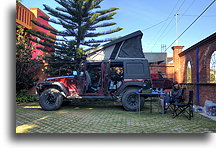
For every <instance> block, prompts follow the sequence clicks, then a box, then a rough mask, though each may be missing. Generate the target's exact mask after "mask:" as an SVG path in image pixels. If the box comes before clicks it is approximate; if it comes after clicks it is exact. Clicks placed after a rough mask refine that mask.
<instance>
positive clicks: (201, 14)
mask: <svg viewBox="0 0 216 148" xmlns="http://www.w3.org/2000/svg"><path fill="white" fill-rule="evenodd" d="M215 1H216V0H213V1H212V2H211V4H209V5H208V7H207V8H206V9H205V10H204V11H203V12H202V13H201V14H200V15H199V16H198V17H197V18H196V19H195V20H194V21H193V22H192V23H191V24H190V25H189V26H188V27H187V28H186V29H185V30H184V31H183V32H182V33H181V34H180V35H179V36H178V37H177V38H176V39H175V40H174V41H173V42H172V43H171V44H170V45H169V47H167V48H166V50H165V52H166V51H167V49H169V48H170V47H171V46H172V44H173V43H175V41H176V40H178V39H179V38H180V37H181V36H182V35H183V34H184V33H185V32H186V31H187V30H188V29H189V28H190V27H191V26H192V25H193V24H194V23H195V22H196V21H197V20H198V19H199V18H200V17H201V16H202V15H203V14H204V13H205V12H206V11H207V10H208V9H209V8H210V7H211V6H212V5H213V4H214V2H215Z"/></svg>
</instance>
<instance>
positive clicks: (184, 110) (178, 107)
mask: <svg viewBox="0 0 216 148" xmlns="http://www.w3.org/2000/svg"><path fill="white" fill-rule="evenodd" d="M173 105H174V110H173V116H172V117H173V118H175V117H177V116H179V115H181V114H184V115H185V116H186V117H187V118H188V119H189V120H190V119H191V117H193V91H189V100H188V102H187V103H173Z"/></svg>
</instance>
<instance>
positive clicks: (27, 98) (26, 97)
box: [16, 91, 37, 102]
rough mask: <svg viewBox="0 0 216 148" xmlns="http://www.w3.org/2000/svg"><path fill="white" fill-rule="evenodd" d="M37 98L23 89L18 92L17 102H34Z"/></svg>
mask: <svg viewBox="0 0 216 148" xmlns="http://www.w3.org/2000/svg"><path fill="white" fill-rule="evenodd" d="M36 100H37V98H36V97H34V96H32V95H30V94H27V93H26V92H24V91H22V92H20V93H19V94H16V102H34V101H36Z"/></svg>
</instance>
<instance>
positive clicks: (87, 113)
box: [16, 102, 216, 133]
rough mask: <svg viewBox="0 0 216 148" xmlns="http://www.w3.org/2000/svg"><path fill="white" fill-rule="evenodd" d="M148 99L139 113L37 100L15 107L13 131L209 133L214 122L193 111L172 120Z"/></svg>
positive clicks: (109, 106)
mask: <svg viewBox="0 0 216 148" xmlns="http://www.w3.org/2000/svg"><path fill="white" fill-rule="evenodd" d="M148 103H149V102H147V103H146V104H145V107H144V109H143V110H142V111H141V112H140V114H139V113H137V112H127V111H125V110H123V108H122V107H121V105H120V104H116V103H110V102H109V103H100V102H97V103H96V102H95V103H90V104H89V103H75V104H70V105H69V106H65V107H61V108H60V109H59V110H57V111H44V110H42V109H41V108H40V106H39V104H38V102H33V103H22V104H17V106H16V133H209V132H210V133H212V132H214V133H215V132H216V130H215V129H216V124H215V121H213V120H210V119H209V118H206V117H204V116H201V115H199V114H196V113H195V117H194V118H192V120H188V119H187V118H186V117H185V116H180V117H177V118H175V119H172V115H171V113H168V114H165V115H161V114H159V113H158V109H157V107H156V103H155V105H154V107H153V112H152V113H150V112H149V108H148V106H149V104H148Z"/></svg>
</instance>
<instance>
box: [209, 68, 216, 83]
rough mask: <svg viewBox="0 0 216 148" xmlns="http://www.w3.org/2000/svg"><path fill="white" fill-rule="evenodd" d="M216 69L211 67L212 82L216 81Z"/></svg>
mask: <svg viewBox="0 0 216 148" xmlns="http://www.w3.org/2000/svg"><path fill="white" fill-rule="evenodd" d="M215 75H216V70H214V69H210V83H216V76H215Z"/></svg>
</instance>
